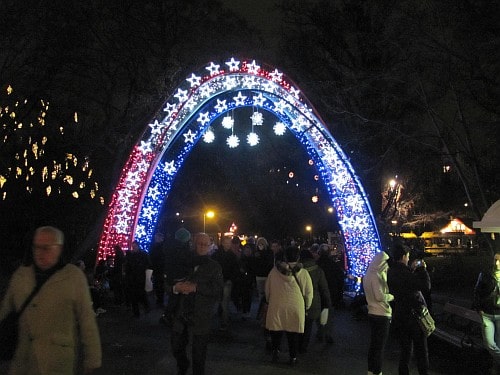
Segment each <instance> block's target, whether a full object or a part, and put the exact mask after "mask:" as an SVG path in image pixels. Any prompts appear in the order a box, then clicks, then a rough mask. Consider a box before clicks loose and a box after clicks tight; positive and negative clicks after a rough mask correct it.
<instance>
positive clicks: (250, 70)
mask: <svg viewBox="0 0 500 375" xmlns="http://www.w3.org/2000/svg"><path fill="white" fill-rule="evenodd" d="M247 68H248V73H251V74H258V73H259V69H260V65H257V64H256V63H255V60H253V61H252V63H251V64H248V65H247Z"/></svg>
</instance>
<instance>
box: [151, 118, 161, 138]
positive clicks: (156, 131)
mask: <svg viewBox="0 0 500 375" xmlns="http://www.w3.org/2000/svg"><path fill="white" fill-rule="evenodd" d="M148 126H149V127H150V128H151V135H160V134H161V130H162V128H163V124H160V123H159V122H158V120H155V122H153V123H152V124H148Z"/></svg>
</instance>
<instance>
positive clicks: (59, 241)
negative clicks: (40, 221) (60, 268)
mask: <svg viewBox="0 0 500 375" xmlns="http://www.w3.org/2000/svg"><path fill="white" fill-rule="evenodd" d="M39 233H51V234H53V235H54V238H55V240H56V243H55V245H64V233H63V232H62V230H60V229H58V228H56V227H51V226H44V227H39V228H37V229H36V230H35V236H36V235H38V234H39Z"/></svg>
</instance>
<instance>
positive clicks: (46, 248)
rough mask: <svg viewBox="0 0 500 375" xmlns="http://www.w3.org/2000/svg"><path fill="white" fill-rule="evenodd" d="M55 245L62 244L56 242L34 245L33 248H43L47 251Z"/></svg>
mask: <svg viewBox="0 0 500 375" xmlns="http://www.w3.org/2000/svg"><path fill="white" fill-rule="evenodd" d="M54 246H61V245H59V244H57V243H55V244H52V245H33V246H32V247H31V248H32V249H33V250H43V251H47V250H50V249H51V248H53V247H54Z"/></svg>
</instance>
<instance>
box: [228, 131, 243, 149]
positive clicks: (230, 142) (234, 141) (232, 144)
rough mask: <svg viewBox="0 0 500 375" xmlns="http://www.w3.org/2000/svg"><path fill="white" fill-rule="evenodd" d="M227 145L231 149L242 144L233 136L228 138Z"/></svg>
mask: <svg viewBox="0 0 500 375" xmlns="http://www.w3.org/2000/svg"><path fill="white" fill-rule="evenodd" d="M226 143H227V145H228V146H229V148H235V147H238V145H239V144H240V139H239V138H238V137H237V136H236V135H234V134H233V135H230V136H229V137H227V140H226Z"/></svg>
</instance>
